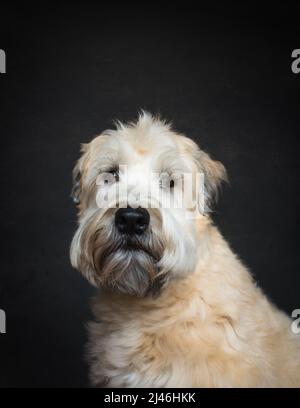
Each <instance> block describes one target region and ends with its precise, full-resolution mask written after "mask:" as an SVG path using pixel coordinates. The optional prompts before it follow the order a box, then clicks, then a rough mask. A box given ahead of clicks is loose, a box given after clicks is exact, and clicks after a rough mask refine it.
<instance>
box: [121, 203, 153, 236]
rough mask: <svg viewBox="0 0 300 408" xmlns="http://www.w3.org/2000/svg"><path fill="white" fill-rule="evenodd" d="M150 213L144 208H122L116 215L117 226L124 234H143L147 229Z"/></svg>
mask: <svg viewBox="0 0 300 408" xmlns="http://www.w3.org/2000/svg"><path fill="white" fill-rule="evenodd" d="M149 221H150V215H149V213H148V211H147V210H145V209H144V208H131V207H127V208H120V209H119V210H118V211H117V212H116V215H115V223H116V227H117V228H118V230H119V231H120V232H121V233H124V234H130V235H133V234H138V235H141V234H142V233H143V232H145V231H146V229H147V227H148V225H149Z"/></svg>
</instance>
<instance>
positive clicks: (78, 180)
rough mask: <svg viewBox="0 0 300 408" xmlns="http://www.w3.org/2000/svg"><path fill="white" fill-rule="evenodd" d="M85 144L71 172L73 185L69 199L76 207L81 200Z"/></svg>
mask: <svg viewBox="0 0 300 408" xmlns="http://www.w3.org/2000/svg"><path fill="white" fill-rule="evenodd" d="M87 146H88V145H87V144H82V145H81V149H80V152H81V157H80V158H79V160H78V161H77V163H76V165H75V167H74V169H73V172H72V179H73V185H72V190H71V198H72V199H73V202H74V203H75V204H76V205H79V204H80V200H81V193H82V176H83V169H84V162H85V161H86V156H87Z"/></svg>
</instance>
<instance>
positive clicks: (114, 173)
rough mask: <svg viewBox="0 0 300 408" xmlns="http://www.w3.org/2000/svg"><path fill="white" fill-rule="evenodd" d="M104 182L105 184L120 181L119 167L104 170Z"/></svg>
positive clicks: (102, 176)
mask: <svg viewBox="0 0 300 408" xmlns="http://www.w3.org/2000/svg"><path fill="white" fill-rule="evenodd" d="M101 178H102V180H103V181H102V182H103V183H104V184H112V183H114V182H117V181H119V169H118V168H112V169H109V170H106V171H104V172H102V174H101Z"/></svg>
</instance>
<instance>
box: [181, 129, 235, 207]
mask: <svg viewBox="0 0 300 408" xmlns="http://www.w3.org/2000/svg"><path fill="white" fill-rule="evenodd" d="M179 146H180V148H181V151H182V153H183V155H187V156H189V157H190V158H191V159H192V161H193V162H194V164H195V165H196V168H197V171H198V172H199V173H200V174H203V179H204V180H203V182H204V204H205V211H209V210H210V206H211V204H212V203H213V201H215V200H216V199H217V197H218V191H219V188H220V186H221V184H222V182H223V181H225V182H226V181H228V177H227V172H226V169H225V167H224V165H223V164H222V163H221V162H219V161H217V160H213V159H211V157H210V156H209V155H208V154H207V153H206V152H204V151H203V150H201V149H200V148H199V146H198V145H197V144H196V143H195V142H194V141H193V140H191V139H189V138H188V137H186V136H181V135H180V136H179Z"/></svg>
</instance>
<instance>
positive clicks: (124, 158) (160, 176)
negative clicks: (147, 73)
mask: <svg viewBox="0 0 300 408" xmlns="http://www.w3.org/2000/svg"><path fill="white" fill-rule="evenodd" d="M198 174H200V176H201V177H200V178H198V180H197V177H196V176H197V175H198ZM184 175H189V176H190V177H184ZM73 177H74V187H73V194H72V196H73V199H74V201H75V202H76V203H77V205H78V211H79V223H78V228H77V231H76V233H75V235H74V237H73V240H72V244H71V250H70V256H71V263H72V265H73V267H74V268H76V269H78V270H79V271H81V273H82V274H83V275H84V276H85V277H86V278H87V279H88V280H89V281H90V282H91V283H92V284H93V285H94V286H96V287H97V288H98V289H99V290H98V291H97V293H98V294H97V296H96V297H95V299H94V301H93V313H94V316H95V321H94V322H91V323H90V324H89V326H88V327H89V343H88V356H89V361H90V379H91V385H92V386H96V387H298V386H300V338H299V336H297V335H296V334H294V333H293V331H292V330H291V320H290V319H289V318H288V316H286V315H285V314H284V313H283V312H281V311H279V310H278V309H277V308H276V307H275V306H274V305H272V304H271V303H270V302H269V301H268V299H267V298H266V296H265V295H264V294H263V292H262V291H261V290H260V289H259V288H258V287H257V286H256V284H255V282H254V280H253V278H252V276H251V274H250V273H249V271H248V270H247V268H246V267H245V266H244V265H243V263H242V262H241V261H240V260H239V259H238V257H237V256H236V255H235V254H234V253H233V251H232V250H231V248H230V247H229V245H228V243H227V242H226V241H225V240H224V238H223V237H222V236H221V234H220V232H219V231H218V229H217V227H216V226H215V225H214V224H213V222H212V220H211V216H210V213H211V208H212V205H213V201H214V199H215V198H216V195H217V192H218V189H219V187H220V185H221V184H222V182H223V181H226V179H227V176H226V170H225V167H224V166H223V165H222V164H221V163H220V162H218V161H215V160H213V159H212V158H211V157H210V156H209V155H208V154H207V153H205V152H204V151H203V150H201V149H200V148H199V147H198V145H197V144H196V143H195V142H194V141H192V140H191V139H189V138H188V137H186V136H184V135H182V134H179V133H176V132H175V131H174V130H173V129H172V126H171V125H170V124H169V123H167V122H165V121H163V120H161V119H160V118H159V117H155V116H152V115H151V114H149V113H146V112H142V113H141V114H140V115H139V117H138V120H137V121H136V122H132V123H128V124H123V123H121V122H116V127H115V129H114V130H106V131H104V132H103V133H102V134H101V135H100V136H98V137H96V138H94V139H93V140H92V141H91V142H90V143H88V144H84V145H82V154H81V157H80V159H79V161H78V162H77V164H76V166H75V168H74V170H73ZM199 185H201V188H198V187H199ZM183 189H184V190H185V191H187V190H188V191H189V192H190V194H186V196H187V197H184V200H180V199H179V198H178V197H179V196H181V198H182V194H180V193H182V190H183ZM149 192H150V193H151V194H150V193H149ZM169 198H172V200H173V201H172V200H169V201H168V199H169ZM171 201H172V202H171ZM165 202H167V203H169V204H170V202H171V204H170V205H162V203H163V204H165Z"/></svg>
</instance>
